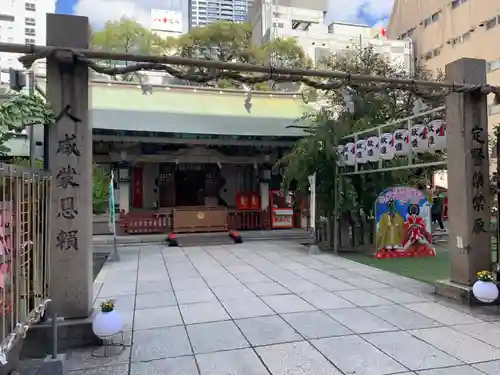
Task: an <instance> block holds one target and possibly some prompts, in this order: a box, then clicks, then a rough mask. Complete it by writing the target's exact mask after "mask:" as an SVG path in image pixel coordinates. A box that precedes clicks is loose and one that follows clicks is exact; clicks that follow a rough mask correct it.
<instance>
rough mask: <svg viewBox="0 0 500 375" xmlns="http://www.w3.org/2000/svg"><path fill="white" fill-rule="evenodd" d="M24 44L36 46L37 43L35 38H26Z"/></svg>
mask: <svg viewBox="0 0 500 375" xmlns="http://www.w3.org/2000/svg"><path fill="white" fill-rule="evenodd" d="M24 43H26V44H27V45H31V44H36V41H35V39H33V38H26V39H25V40H24Z"/></svg>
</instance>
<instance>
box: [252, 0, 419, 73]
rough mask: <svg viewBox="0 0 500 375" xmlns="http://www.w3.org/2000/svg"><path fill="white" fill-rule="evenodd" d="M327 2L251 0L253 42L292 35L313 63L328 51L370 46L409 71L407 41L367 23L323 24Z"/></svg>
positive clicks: (409, 53) (317, 0)
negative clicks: (392, 36) (384, 32)
mask: <svg viewBox="0 0 500 375" xmlns="http://www.w3.org/2000/svg"><path fill="white" fill-rule="evenodd" d="M327 9H328V1H324V0H311V1H309V2H307V3H305V2H301V1H300V0H274V1H255V2H254V4H253V5H252V7H251V8H250V10H249V13H248V21H249V22H250V23H251V24H252V38H253V42H254V43H256V44H260V43H265V42H267V41H269V40H271V39H275V38H295V39H296V40H297V41H298V43H299V44H300V45H301V47H302V48H303V49H304V51H305V53H306V54H307V55H308V56H309V57H310V58H311V60H312V61H313V62H314V63H315V64H316V63H319V62H320V61H321V60H323V59H324V58H326V57H328V56H330V54H332V53H335V52H338V51H344V50H348V49H350V48H351V49H353V48H356V47H359V46H362V47H365V46H366V47H367V46H373V47H374V48H375V50H376V51H377V52H379V53H380V54H382V55H383V56H385V57H386V58H387V59H388V60H389V61H391V62H393V63H394V64H398V65H400V66H404V67H405V68H406V69H407V70H411V62H412V60H413V59H412V57H411V56H412V47H411V41H406V40H389V39H387V38H384V37H382V36H381V35H380V34H381V29H378V28H372V27H370V26H368V25H359V24H352V23H342V22H334V23H332V24H330V25H326V24H325V15H326V11H327Z"/></svg>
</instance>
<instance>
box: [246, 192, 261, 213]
mask: <svg viewBox="0 0 500 375" xmlns="http://www.w3.org/2000/svg"><path fill="white" fill-rule="evenodd" d="M249 196H250V209H251V210H260V197H259V195H258V194H257V193H254V192H252V193H249Z"/></svg>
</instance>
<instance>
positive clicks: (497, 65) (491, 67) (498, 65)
mask: <svg viewBox="0 0 500 375" xmlns="http://www.w3.org/2000/svg"><path fill="white" fill-rule="evenodd" d="M486 68H487V69H488V73H489V72H494V71H495V70H498V69H500V59H497V60H493V61H488V63H487V65H486Z"/></svg>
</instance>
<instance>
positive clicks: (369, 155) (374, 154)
mask: <svg viewBox="0 0 500 375" xmlns="http://www.w3.org/2000/svg"><path fill="white" fill-rule="evenodd" d="M378 142H379V139H378V137H370V138H368V139H367V140H366V160H368V161H369V162H372V163H373V162H377V161H378V160H379V159H380V155H379V149H378Z"/></svg>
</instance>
